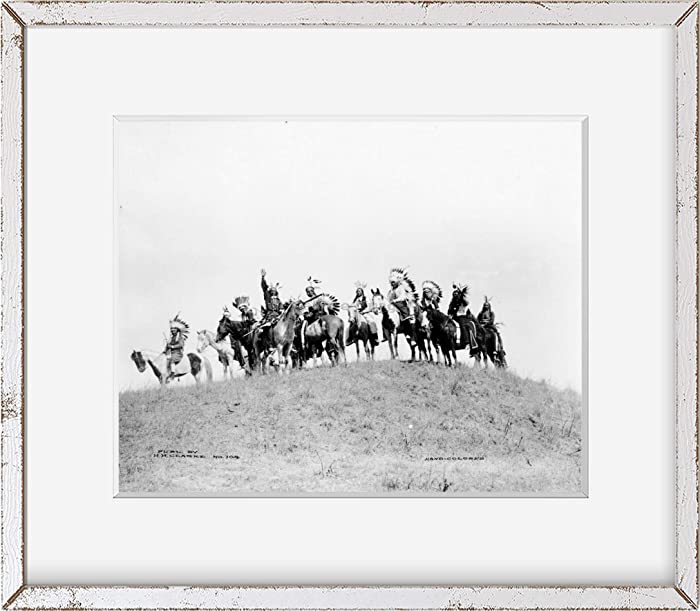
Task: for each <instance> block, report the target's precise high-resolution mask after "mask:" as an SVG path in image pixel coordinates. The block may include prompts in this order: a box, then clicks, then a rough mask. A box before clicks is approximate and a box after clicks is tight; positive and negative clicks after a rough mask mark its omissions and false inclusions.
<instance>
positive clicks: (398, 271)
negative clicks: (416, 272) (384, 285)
mask: <svg viewBox="0 0 700 611" xmlns="http://www.w3.org/2000/svg"><path fill="white" fill-rule="evenodd" d="M389 282H397V283H398V284H402V285H403V287H404V288H405V289H406V290H407V291H408V293H409V299H413V300H414V301H415V300H417V299H418V294H417V292H416V285H415V284H414V282H413V280H411V279H410V278H409V277H408V273H406V270H405V269H404V268H403V267H392V268H391V270H390V271H389Z"/></svg>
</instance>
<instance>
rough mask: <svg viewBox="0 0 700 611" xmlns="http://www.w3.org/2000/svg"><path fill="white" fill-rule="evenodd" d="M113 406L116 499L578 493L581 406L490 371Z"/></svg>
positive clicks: (390, 365) (319, 378)
mask: <svg viewBox="0 0 700 611" xmlns="http://www.w3.org/2000/svg"><path fill="white" fill-rule="evenodd" d="M119 405H120V414H119V416H120V417H119V425H120V430H119V447H120V460H119V471H120V491H121V492H127V493H143V492H148V493H171V494H172V493H200V494H211V493H219V494H245V493H271V492H273V493H283V494H284V493H287V494H295V493H328V492H336V493H355V494H361V493H367V494H387V495H389V494H392V493H419V494H426V493H428V494H432V493H456V494H469V493H471V494H474V493H477V494H481V493H483V494H494V493H497V494H511V493H526V494H575V493H578V492H580V491H581V469H582V461H581V454H582V452H581V397H580V395H578V394H577V393H575V392H573V391H560V390H556V389H553V388H552V387H550V386H548V385H547V384H545V383H544V382H534V381H532V380H524V379H522V378H519V377H517V376H516V375H514V374H511V373H508V372H498V371H494V370H493V369H491V370H488V371H480V370H473V369H470V368H468V367H464V366H462V367H458V368H456V369H446V368H444V367H437V366H434V365H429V364H425V363H401V362H397V361H393V362H392V361H377V362H374V363H366V362H363V363H358V364H352V365H350V366H348V367H347V368H345V367H338V368H333V369H331V368H318V369H312V370H307V371H300V372H293V373H292V374H291V375H280V376H275V375H270V376H266V377H259V376H256V377H254V378H252V379H247V380H233V381H230V382H220V383H216V384H213V385H211V386H209V387H199V388H197V387H183V388H169V389H167V390H166V391H164V392H161V391H160V390H158V389H154V390H148V391H140V392H125V393H122V394H121V395H120V397H119ZM161 451H165V452H167V453H169V454H168V455H167V456H165V457H164V456H163V455H162V454H161V455H157V454H158V453H159V452H161ZM171 451H177V452H179V453H182V454H185V455H187V454H188V453H189V457H182V456H178V457H175V456H173V455H172V454H171V453H170V452H171ZM214 456H219V457H222V458H214ZM454 458H459V459H460V460H454ZM434 459H438V460H434ZM445 459H448V460H445Z"/></svg>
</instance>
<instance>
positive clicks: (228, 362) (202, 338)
mask: <svg viewBox="0 0 700 611" xmlns="http://www.w3.org/2000/svg"><path fill="white" fill-rule="evenodd" d="M207 348H213V349H214V350H216V354H217V356H218V357H219V362H220V363H221V364H222V365H223V367H224V378H225V377H226V375H227V374H228V376H229V377H230V378H231V379H232V380H233V362H234V361H238V363H239V364H240V366H241V369H243V370H245V368H246V367H245V360H244V359H243V353H242V352H241V345H240V342H238V341H235V342H233V347H232V346H227V345H226V342H224V341H220V342H217V341H216V336H215V335H214V333H212V332H211V331H207V330H206V329H202V330H201V331H197V352H199V353H200V354H201V353H202V352H204V351H205V350H206V349H207Z"/></svg>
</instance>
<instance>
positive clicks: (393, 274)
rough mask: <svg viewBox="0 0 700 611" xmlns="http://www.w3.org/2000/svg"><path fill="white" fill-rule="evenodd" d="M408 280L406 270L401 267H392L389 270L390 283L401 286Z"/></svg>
mask: <svg viewBox="0 0 700 611" xmlns="http://www.w3.org/2000/svg"><path fill="white" fill-rule="evenodd" d="M405 280H406V270H404V269H403V268H401V267H392V268H391V269H390V270H389V282H398V283H399V284H401V283H402V282H404V281H405Z"/></svg>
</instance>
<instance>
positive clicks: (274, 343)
mask: <svg viewBox="0 0 700 611" xmlns="http://www.w3.org/2000/svg"><path fill="white" fill-rule="evenodd" d="M303 311H304V302H303V301H301V300H296V301H291V302H289V304H288V305H287V306H286V307H285V309H284V311H283V312H282V315H281V316H280V317H279V318H278V319H277V320H275V321H274V322H273V323H272V324H271V325H269V326H267V325H265V326H262V327H258V328H257V329H255V331H254V333H253V349H254V350H255V358H256V360H257V361H258V363H259V365H258V366H259V368H260V371H261V372H264V371H265V370H266V363H267V359H268V357H269V356H270V355H271V354H273V353H276V355H277V363H276V364H275V367H277V368H279V367H283V368H284V369H285V370H286V371H287V372H289V370H290V369H291V366H292V357H291V350H292V348H293V344H294V329H295V327H296V322H297V320H298V319H299V317H300V316H301V313H302V312H303Z"/></svg>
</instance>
